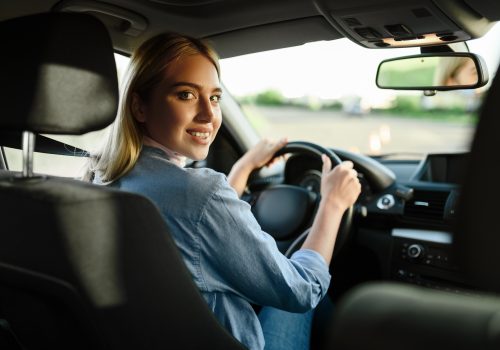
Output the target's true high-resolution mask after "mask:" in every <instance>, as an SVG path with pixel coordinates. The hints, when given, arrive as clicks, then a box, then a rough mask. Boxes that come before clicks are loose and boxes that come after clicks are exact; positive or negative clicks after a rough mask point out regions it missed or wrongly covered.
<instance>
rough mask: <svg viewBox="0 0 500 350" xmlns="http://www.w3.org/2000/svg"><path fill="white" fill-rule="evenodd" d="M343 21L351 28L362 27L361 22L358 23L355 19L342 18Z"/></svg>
mask: <svg viewBox="0 0 500 350" xmlns="http://www.w3.org/2000/svg"><path fill="white" fill-rule="evenodd" d="M342 20H343V21H344V23H345V24H347V25H348V26H349V27H355V26H360V25H361V22H360V21H358V20H357V19H356V18H354V17H344V18H342Z"/></svg>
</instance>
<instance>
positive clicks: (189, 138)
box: [132, 54, 222, 160]
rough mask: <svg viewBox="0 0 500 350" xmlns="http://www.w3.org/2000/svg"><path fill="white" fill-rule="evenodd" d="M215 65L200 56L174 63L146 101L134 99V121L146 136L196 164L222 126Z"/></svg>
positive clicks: (218, 83)
mask: <svg viewBox="0 0 500 350" xmlns="http://www.w3.org/2000/svg"><path fill="white" fill-rule="evenodd" d="M221 94H222V90H221V87H220V82H219V76H218V74H217V70H216V68H215V66H214V65H213V63H212V62H211V61H210V60H209V59H208V58H206V57H205V56H203V55H201V54H197V55H191V56H186V57H183V58H181V59H179V60H175V61H174V62H172V63H171V64H170V65H169V66H168V67H167V69H165V70H164V72H163V79H162V81H161V82H160V83H159V84H158V85H157V86H155V87H154V88H153V90H152V91H151V94H150V96H149V97H148V98H147V100H143V99H141V98H139V96H138V95H135V96H134V102H133V104H132V109H133V114H134V117H135V118H136V119H137V120H138V121H139V122H141V123H143V126H144V132H145V133H146V135H147V136H149V137H150V138H152V139H153V140H155V141H156V142H158V143H160V144H162V145H163V146H165V147H167V148H168V149H170V150H172V151H174V152H177V153H180V154H181V155H183V156H186V157H188V158H190V159H193V160H202V159H205V158H206V157H207V155H208V150H209V146H210V144H211V143H212V142H213V140H214V138H215V136H216V135H217V131H218V130H219V128H220V125H221V122H222V114H221V110H220V106H219V100H220V97H221Z"/></svg>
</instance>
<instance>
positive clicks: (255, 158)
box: [227, 138, 288, 196]
mask: <svg viewBox="0 0 500 350" xmlns="http://www.w3.org/2000/svg"><path fill="white" fill-rule="evenodd" d="M287 142H288V141H287V139H286V138H283V139H280V140H272V139H267V138H265V139H262V140H260V141H259V142H258V143H257V144H256V145H255V146H253V147H252V148H250V149H249V150H248V152H247V153H245V154H244V155H243V157H241V158H240V159H239V160H238V161H237V162H236V163H235V164H234V165H233V168H232V169H231V172H230V173H229V175H228V176H227V180H228V182H229V184H230V185H231V186H232V187H233V188H234V189H235V191H236V193H238V196H241V195H242V194H243V191H244V189H245V186H246V184H247V182H248V177H249V176H250V173H251V172H252V171H254V170H255V169H259V168H262V167H263V166H265V165H267V166H269V165H271V164H273V163H274V162H276V161H277V159H279V158H274V157H273V156H274V154H275V153H276V152H277V151H278V150H279V149H280V148H282V147H283V146H284V145H286V143H287Z"/></svg>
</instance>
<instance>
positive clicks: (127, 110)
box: [83, 33, 220, 183]
mask: <svg viewBox="0 0 500 350" xmlns="http://www.w3.org/2000/svg"><path fill="white" fill-rule="evenodd" d="M192 55H203V56H205V57H206V58H208V59H209V60H210V61H211V62H212V63H213V65H214V66H215V68H216V70H217V74H218V75H219V76H220V68H219V62H218V57H217V54H216V53H215V51H214V50H213V49H212V48H211V47H209V46H208V45H207V44H206V43H205V42H203V41H201V40H199V39H196V38H192V37H189V36H185V35H181V34H177V33H164V34H159V35H157V36H154V37H152V38H151V39H149V40H147V41H145V42H144V43H143V44H142V45H141V46H140V47H139V48H138V49H136V50H135V52H134V53H133V55H132V57H131V60H130V63H129V67H128V70H127V74H126V77H125V80H124V85H123V88H122V95H121V99H120V106H119V109H118V116H117V118H116V120H115V122H114V123H113V125H112V126H111V130H110V133H109V137H108V139H107V141H106V142H105V144H104V146H103V147H102V149H101V150H100V151H99V152H98V153H97V154H95V155H92V156H91V157H89V162H88V164H87V169H86V170H85V174H84V176H83V180H85V181H92V179H93V178H94V175H95V174H97V175H98V177H99V179H100V181H101V182H102V183H111V182H113V181H115V180H116V179H118V178H120V177H122V176H123V175H125V174H127V173H128V172H129V171H130V170H131V169H132V168H133V167H134V166H135V163H136V162H137V159H138V158H139V154H140V152H141V149H142V138H143V134H142V126H141V123H140V122H138V121H137V120H136V119H135V118H134V116H133V112H132V100H133V96H134V94H137V95H138V96H139V97H140V99H141V100H143V101H147V100H148V98H149V97H150V94H151V92H152V90H153V89H154V88H155V87H156V86H157V85H158V84H159V83H160V82H161V80H162V79H163V72H164V70H165V69H166V68H167V67H168V66H169V65H170V64H171V63H172V62H174V61H176V60H179V59H182V58H183V57H186V56H192Z"/></svg>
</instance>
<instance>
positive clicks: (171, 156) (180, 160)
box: [142, 135, 187, 168]
mask: <svg viewBox="0 0 500 350" xmlns="http://www.w3.org/2000/svg"><path fill="white" fill-rule="evenodd" d="M142 143H143V144H144V145H146V146H150V147H155V148H159V149H161V150H162V151H163V152H165V154H166V155H167V158H168V160H169V161H171V162H172V163H174V164H175V165H177V166H179V167H181V168H184V166H185V165H186V160H187V157H185V156H183V155H182V154H180V153H177V152H174V151H172V150H170V149H168V148H167V147H165V146H163V145H162V144H161V143H159V142H156V141H155V140H153V139H152V138H150V137H149V136H146V135H143V139H142Z"/></svg>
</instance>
